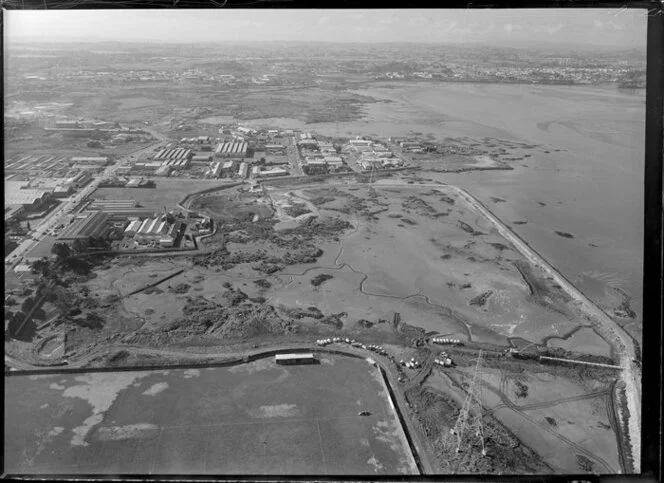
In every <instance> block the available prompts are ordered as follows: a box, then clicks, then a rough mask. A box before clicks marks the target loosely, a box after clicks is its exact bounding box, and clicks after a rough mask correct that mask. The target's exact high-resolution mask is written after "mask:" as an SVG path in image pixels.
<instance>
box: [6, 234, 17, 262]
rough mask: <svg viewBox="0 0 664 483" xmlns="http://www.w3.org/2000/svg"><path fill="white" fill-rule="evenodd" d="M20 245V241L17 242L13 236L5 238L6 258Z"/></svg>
mask: <svg viewBox="0 0 664 483" xmlns="http://www.w3.org/2000/svg"><path fill="white" fill-rule="evenodd" d="M17 246H18V243H16V242H15V241H14V240H12V239H11V238H5V258H7V256H8V255H9V254H10V253H11V252H13V251H14V250H15V249H16V247H17Z"/></svg>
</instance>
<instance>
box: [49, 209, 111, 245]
mask: <svg viewBox="0 0 664 483" xmlns="http://www.w3.org/2000/svg"><path fill="white" fill-rule="evenodd" d="M109 231H110V227H109V226H108V215H107V214H106V213H103V212H101V211H89V212H87V213H86V214H85V217H84V218H81V219H79V220H77V221H75V222H74V223H72V224H71V225H69V226H68V227H67V228H65V230H64V233H62V234H61V235H60V236H59V237H58V240H64V241H74V240H76V239H79V240H86V239H88V238H90V237H95V238H96V237H105V236H106V235H107V234H108V232H109Z"/></svg>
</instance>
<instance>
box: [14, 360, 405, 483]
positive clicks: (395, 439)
mask: <svg viewBox="0 0 664 483" xmlns="http://www.w3.org/2000/svg"><path fill="white" fill-rule="evenodd" d="M341 388H343V390H340V389H341ZM5 408H6V415H5V454H4V456H5V462H6V468H5V471H7V472H9V473H49V474H60V473H69V474H72V473H75V474H84V473H95V474H100V473H101V474H107V473H112V474H136V473H141V474H174V473H183V474H239V473H242V474H278V475H286V474H318V475H323V474H408V473H415V472H416V471H417V469H416V468H415V467H414V462H413V460H412V456H411V455H410V453H409V449H408V446H407V443H406V441H405V438H404V436H403V432H402V430H401V427H400V424H399V422H398V419H397V418H396V415H395V414H394V412H393V410H392V409H391V406H390V404H389V402H388V399H387V393H386V391H385V389H384V387H383V386H382V383H381V381H380V375H379V373H378V372H377V370H376V369H375V368H373V367H372V366H370V365H369V364H367V362H366V361H364V360H361V359H352V358H348V357H343V356H328V355H325V356H320V364H316V365H307V366H277V365H275V363H274V361H273V359H272V358H266V359H262V360H259V361H256V362H253V363H250V364H245V365H241V366H235V367H232V368H228V369H225V368H215V369H200V370H193V369H190V370H170V371H149V372H145V371H144V372H123V373H97V374H87V375H78V376H74V375H67V376H63V375H54V376H31V377H12V378H8V379H7V380H6V395H5ZM363 410H366V411H369V412H370V413H371V414H370V415H369V416H359V415H358V412H359V411H363ZM28 415H29V417H27V416H28Z"/></svg>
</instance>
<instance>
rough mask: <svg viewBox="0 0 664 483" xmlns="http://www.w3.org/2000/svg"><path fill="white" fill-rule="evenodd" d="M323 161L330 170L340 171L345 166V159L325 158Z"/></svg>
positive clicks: (337, 157)
mask: <svg viewBox="0 0 664 483" xmlns="http://www.w3.org/2000/svg"><path fill="white" fill-rule="evenodd" d="M323 161H325V163H326V164H327V166H328V168H331V169H335V170H336V169H339V168H342V167H343V165H344V161H343V159H341V157H339V156H326V157H324V158H323Z"/></svg>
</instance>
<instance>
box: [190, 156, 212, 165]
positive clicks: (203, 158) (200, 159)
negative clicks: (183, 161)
mask: <svg viewBox="0 0 664 483" xmlns="http://www.w3.org/2000/svg"><path fill="white" fill-rule="evenodd" d="M210 161H212V155H211V154H197V155H196V156H194V157H193V158H191V162H192V163H209V162H210Z"/></svg>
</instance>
